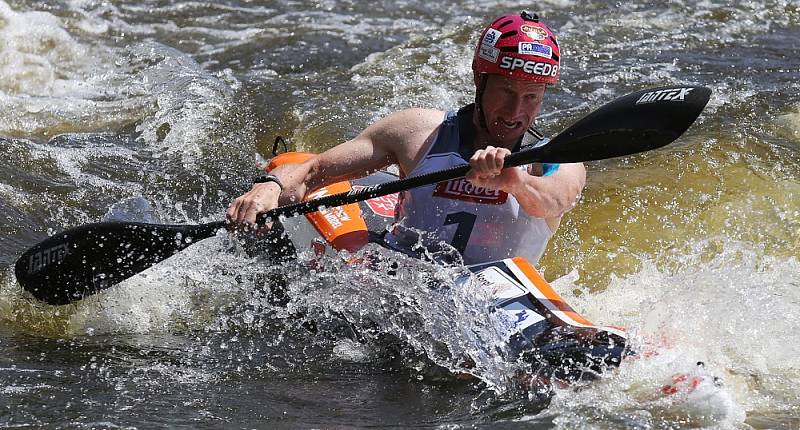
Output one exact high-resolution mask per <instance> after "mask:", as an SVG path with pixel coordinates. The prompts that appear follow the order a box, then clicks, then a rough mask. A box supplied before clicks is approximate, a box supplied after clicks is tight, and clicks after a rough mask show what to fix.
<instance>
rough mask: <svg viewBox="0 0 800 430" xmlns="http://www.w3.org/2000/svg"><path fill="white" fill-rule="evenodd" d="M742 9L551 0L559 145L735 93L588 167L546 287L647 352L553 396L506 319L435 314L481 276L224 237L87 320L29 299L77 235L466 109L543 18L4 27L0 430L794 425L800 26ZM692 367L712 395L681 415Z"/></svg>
mask: <svg viewBox="0 0 800 430" xmlns="http://www.w3.org/2000/svg"><path fill="white" fill-rule="evenodd" d="M726 3H727V2H712V1H676V2H669V3H668V4H649V3H648V2H609V1H591V2H579V1H571V0H547V1H544V2H537V3H536V7H538V8H539V9H538V10H537V12H538V13H539V14H540V15H542V16H543V19H545V20H546V21H547V22H548V24H550V26H551V27H552V28H553V29H554V30H555V31H556V33H557V34H558V36H559V42H560V44H561V46H562V53H563V54H562V57H563V62H562V64H563V68H562V76H561V82H560V83H559V84H558V85H557V86H555V87H553V88H551V89H549V90H548V93H547V95H546V98H545V104H544V107H543V111H542V114H541V115H540V117H539V119H538V126H539V128H540V129H542V130H543V131H545V132H546V134H549V135H555V134H556V133H558V132H559V131H560V130H562V129H564V128H566V127H567V126H569V125H570V124H572V123H573V122H574V121H576V120H577V119H579V118H580V117H581V116H582V115H585V114H587V113H588V112H590V111H591V110H592V109H593V108H596V107H598V106H600V105H602V104H604V103H606V102H608V101H611V100H612V99H614V98H616V97H618V96H622V95H624V94H626V93H629V92H632V91H636V90H639V89H644V88H647V87H655V86H661V85H679V84H687V85H704V86H707V87H710V88H711V89H712V90H713V95H712V99H711V102H710V104H709V106H708V107H707V108H706V110H705V112H704V113H703V114H702V115H701V117H700V119H699V120H698V122H696V123H695V124H694V125H693V126H692V127H691V128H690V129H689V131H688V132H687V133H686V134H685V135H684V136H683V137H681V138H680V139H679V140H678V141H677V142H676V143H674V144H672V145H669V146H667V147H665V148H662V149H658V150H654V151H650V152H647V153H643V154H638V155H635V156H631V157H626V158H622V159H611V160H603V161H597V162H590V163H587V170H588V172H587V187H586V189H585V191H584V193H583V196H582V198H581V200H580V202H579V203H578V205H577V206H576V207H575V208H574V209H572V210H571V211H570V212H568V213H567V214H566V216H565V218H564V220H563V222H562V225H561V227H560V229H559V230H558V232H557V234H556V236H555V237H554V238H553V240H552V241H551V243H550V246H549V248H548V250H547V252H546V253H545V256H544V258H543V259H542V261H541V262H540V267H539V268H540V269H541V271H542V272H543V274H544V276H545V278H547V279H548V280H550V281H551V282H553V285H554V287H555V288H556V289H557V290H558V292H559V293H560V294H561V295H562V296H563V297H564V299H566V301H567V302H568V303H570V304H571V305H572V306H573V307H574V308H575V309H576V310H577V311H579V312H580V313H582V314H583V315H585V316H586V317H587V318H589V319H590V320H592V321H595V322H597V323H600V324H604V325H614V326H620V327H625V328H627V330H628V332H629V333H630V334H631V338H632V342H633V343H634V344H635V345H637V346H638V347H639V348H640V349H641V350H646V351H650V352H651V354H648V357H649V358H648V359H639V360H631V361H629V362H625V363H623V364H622V365H621V366H620V368H619V369H617V370H615V371H613V372H609V373H606V374H604V375H602V377H601V378H600V379H599V380H597V381H593V382H590V383H580V384H577V385H575V386H570V387H555V388H554V389H553V390H554V391H553V392H552V393H550V395H549V396H547V398H546V399H545V398H542V397H541V396H539V395H537V393H531V392H522V391H520V390H519V389H518V388H517V387H516V385H515V383H514V382H513V375H514V373H515V371H516V370H518V369H517V367H516V364H515V363H513V362H508V361H505V360H504V359H503V355H502V354H500V353H498V350H499V349H502V340H503V339H502V337H503V325H504V323H505V322H504V321H502V318H499V317H497V316H491V315H490V316H489V317H487V315H486V314H487V312H486V309H487V308H488V307H489V305H490V303H491V299H490V297H489V296H488V294H487V293H486V292H484V291H481V290H480V289H478V288H477V286H476V285H472V284H468V285H466V287H465V288H461V289H457V290H451V289H446V288H445V289H441V288H429V285H430V284H431V281H432V280H434V281H438V282H439V283H441V284H446V283H447V282H448V281H449V280H451V279H453V278H455V277H458V276H460V275H463V273H464V269H463V268H458V267H453V268H447V269H442V268H439V267H435V266H432V265H429V264H426V263H423V262H419V261H413V260H408V261H405V263H406V264H405V266H403V268H402V269H401V270H399V271H398V272H397V273H396V274H395V275H394V276H392V277H388V276H384V275H379V274H378V273H377V272H376V271H374V270H368V269H366V268H365V267H363V266H360V265H348V264H345V263H344V262H343V261H341V260H340V259H336V258H328V259H323V260H322V261H318V262H317V263H316V265H313V266H308V265H304V264H300V263H298V262H287V263H282V264H274V263H269V262H266V261H264V259H262V258H260V257H258V256H252V254H251V253H249V252H248V247H249V245H248V243H247V241H246V240H239V239H237V238H236V237H234V236H232V235H230V234H228V233H227V232H219V233H218V234H217V235H216V237H213V238H210V239H207V240H205V241H203V242H201V243H198V244H196V245H193V246H192V247H190V248H188V249H187V250H185V251H184V252H182V253H180V254H179V255H177V256H175V257H173V258H171V259H169V260H168V261H165V262H164V263H162V264H160V265H158V266H157V267H154V268H153V269H151V270H148V271H147V272H145V273H142V274H140V275H137V276H135V277H133V278H131V279H129V280H127V281H125V282H123V283H122V284H120V285H118V286H116V287H114V288H111V289H109V290H107V291H104V292H102V293H100V294H97V295H95V296H92V297H89V298H87V299H84V300H81V301H80V302H78V303H76V304H73V305H67V306H61V307H53V306H48V305H44V304H41V303H38V302H36V301H35V300H34V299H32V298H31V297H30V296H28V295H26V293H24V292H23V290H22V289H21V287H20V286H19V285H18V284H17V283H16V280H15V279H14V275H13V265H14V262H15V261H16V259H17V257H18V256H19V255H20V254H21V253H22V252H24V251H25V250H26V249H27V248H29V247H30V246H32V245H34V244H35V243H36V242H38V241H39V240H42V239H43V238H45V237H46V236H47V235H50V234H53V233H56V232H58V231H61V230H64V229H67V228H70V227H74V226H78V225H81V224H84V223H89V222H97V221H101V220H113V219H117V220H128V221H144V222H160V223H176V224H178V223H202V222H211V221H215V220H219V219H222V218H223V217H224V213H225V209H226V208H227V206H228V204H229V202H230V201H231V200H232V199H233V198H235V197H236V196H238V195H240V194H241V193H242V192H244V191H245V190H247V189H249V186H250V182H251V180H252V178H253V176H254V175H255V174H256V173H257V171H258V166H263V164H264V161H265V160H266V159H268V158H269V157H270V155H271V151H272V148H273V141H274V139H275V136H277V135H281V136H284V137H286V138H288V140H289V141H290V142H291V146H292V148H293V149H297V150H302V151H321V150H324V149H326V148H329V147H331V146H333V145H335V144H337V143H340V142H342V141H344V140H346V139H348V138H351V137H353V136H355V135H356V134H357V133H358V132H359V131H360V130H362V129H363V128H364V127H366V126H367V125H369V124H370V123H371V122H373V121H375V120H377V119H379V118H381V117H383V116H385V115H387V114H388V113H390V112H393V111H395V110H398V109H402V108H406V107H413V106H416V107H427V108H435V109H442V110H447V109H453V108H457V107H459V106H461V105H463V104H466V103H469V102H471V101H472V100H471V99H472V97H473V89H474V87H473V83H472V74H471V69H470V61H471V56H472V50H473V49H474V43H475V41H476V38H477V35H478V33H479V31H480V30H481V29H482V28H483V26H484V25H485V24H486V23H487V22H488V21H490V20H491V19H493V18H495V17H496V16H500V15H502V14H505V13H513V12H518V11H520V10H522V9H531V8H532V7H533V5H532V4H530V3H525V2H516V1H510V2H509V1H505V2H500V1H493V0H492V1H484V2H469V1H466V0H453V1H445V2H440V3H436V4H432V3H430V2H423V1H418V0H400V1H383V0H378V1H369V2H368V1H356V0H347V1H345V0H342V1H334V0H316V1H309V0H298V1H289V2H278V1H250V0H225V1H220V2H199V1H165V0H146V1H139V2H124V1H94V0H60V1H54V2H42V1H31V0H0V112H2V114H0V426H2V427H12V428H13V427H51V428H117V427H125V428H152V427H164V426H169V427H174V428H244V427H247V428H353V427H355V428H361V427H371V428H374V427H400V428H406V427H421V428H441V429H455V428H471V427H486V428H534V429H547V428H563V429H573V428H591V429H623V428H737V429H739V428H741V429H749V428H756V429H762V428H764V429H766V428H770V429H794V428H798V427H800V331H798V330H797V327H798V326H799V325H800V261H799V260H798V258H800V251H798V249H800V48H798V47H797V43H796V41H797V40H798V39H800V6H798V5H797V3H796V2H792V1H788V0H753V1H747V2H730V3H731V4H726ZM366 252H381V251H379V250H377V249H372V248H371V249H369V250H367V251H366ZM275 280H280V281H281V282H283V283H285V285H286V290H287V296H288V299H287V301H284V302H281V303H276V301H275V300H274V299H273V298H272V297H270V296H269V295H268V294H265V291H264V288H265V285H268V284H269V283H270V282H274V281H275ZM311 325H313V327H311ZM464 356H467V357H470V359H471V360H472V361H473V363H474V365H473V366H472V367H470V368H469V369H466V370H465V369H464V368H463V366H462V364H463V363H462V362H461V361H460V359H459V358H460V357H464ZM698 362H702V363H703V365H702V366H698V365H697V363H698ZM698 367H702V372H703V375H705V374H706V373H707V374H710V375H713V376H715V377H717V378H718V380H717V381H715V382H714V384H710V386H713V389H712V388H708V387H706V388H708V390H707V391H703V390H695V391H692V392H679V393H677V394H676V395H673V396H664V395H663V391H662V387H663V386H664V385H665V384H668V383H669V382H670V381H672V378H673V376H674V375H676V374H681V373H684V374H686V373H689V374H691V373H693V372H700V370H698ZM464 373H469V374H470V375H471V377H469V378H467V377H464V375H463V374H464ZM707 385H708V384H707Z"/></svg>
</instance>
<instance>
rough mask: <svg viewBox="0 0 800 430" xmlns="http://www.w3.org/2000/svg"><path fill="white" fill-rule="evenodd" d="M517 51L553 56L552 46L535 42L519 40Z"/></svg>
mask: <svg viewBox="0 0 800 430" xmlns="http://www.w3.org/2000/svg"><path fill="white" fill-rule="evenodd" d="M518 52H519V53H520V54H525V55H535V56H537V57H544V58H553V48H552V47H550V46H547V45H542V44H541V43H536V42H519V49H518Z"/></svg>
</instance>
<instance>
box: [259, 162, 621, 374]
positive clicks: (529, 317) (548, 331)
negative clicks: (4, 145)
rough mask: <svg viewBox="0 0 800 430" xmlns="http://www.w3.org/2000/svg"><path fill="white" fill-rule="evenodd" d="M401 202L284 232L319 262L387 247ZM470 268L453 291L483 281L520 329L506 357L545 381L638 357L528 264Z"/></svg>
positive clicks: (325, 214)
mask: <svg viewBox="0 0 800 430" xmlns="http://www.w3.org/2000/svg"><path fill="white" fill-rule="evenodd" d="M309 156H310V154H304V153H294V152H289V153H283V154H280V155H278V156H276V157H275V158H273V159H272V160H271V161H270V163H269V165H268V166H267V170H268V171H269V170H272V169H274V168H275V167H277V166H279V165H281V164H284V163H299V162H302V161H304V160H305V159H307V157H309ZM396 179H397V176H395V175H393V174H391V173H388V172H384V171H379V172H375V173H373V174H372V175H369V176H367V177H365V178H361V179H357V180H354V181H352V182H339V183H336V184H333V185H330V186H326V187H323V188H320V189H317V190H314V191H313V192H311V193H309V194H308V195H307V196H306V199H307V200H308V199H316V198H319V197H323V196H326V195H330V194H335V193H341V192H348V191H350V190H351V189H355V190H358V189H360V188H364V187H369V186H372V185H377V184H381V183H385V182H389V181H393V180H396ZM397 201H398V195H397V194H390V195H387V196H382V197H377V198H373V199H368V200H365V201H362V202H359V203H352V204H349V205H344V206H341V207H331V208H324V209H322V210H320V211H317V212H313V213H309V214H307V215H306V216H305V218H303V217H292V218H288V219H285V220H283V228H284V229H285V230H286V231H287V232H288V233H289V234H288V235H286V236H285V237H286V238H288V239H290V240H291V243H292V246H291V248H294V249H292V252H294V253H296V252H297V251H298V250H309V249H310V250H312V251H313V254H315V255H317V256H322V255H330V256H332V255H339V254H340V253H342V252H346V253H354V252H357V251H358V250H360V249H362V248H363V247H364V246H365V245H367V244H368V243H381V237H382V234H383V233H384V232H385V231H387V228H389V227H390V226H391V224H392V222H393V221H394V211H395V207H396V205H397ZM284 248H285V245H284ZM467 269H469V271H468V273H466V274H464V275H462V276H459V277H458V278H456V279H454V280H453V281H452V286H453V287H455V288H458V287H459V286H461V285H464V284H466V283H467V282H477V283H479V284H480V285H482V286H484V287H485V288H486V289H487V290H488V291H490V292H491V297H492V300H493V302H494V303H493V304H494V307H495V310H497V311H499V312H501V313H502V314H503V315H504V317H506V319H507V320H508V321H510V322H511V324H512V326H513V327H512V330H511V334H510V335H509V337H508V351H511V355H512V356H511V357H506V358H507V359H510V360H522V361H524V362H525V363H530V364H534V365H536V366H537V371H539V375H540V376H541V375H543V374H546V376H547V377H548V378H556V379H557V380H561V381H575V380H585V379H593V378H595V377H596V376H597V375H599V374H600V373H602V372H603V371H605V370H606V369H609V368H614V367H616V366H618V365H619V364H620V363H621V362H622V360H623V359H624V358H625V356H626V355H629V354H631V353H632V352H631V351H630V350H629V349H628V342H627V336H626V333H625V330H624V329H622V328H619V327H608V326H602V325H597V324H594V323H592V322H591V321H589V320H588V319H587V318H585V317H583V316H582V315H580V314H579V313H578V312H576V311H575V310H574V309H573V308H572V307H570V306H569V304H567V302H566V301H565V300H564V299H563V298H562V297H561V296H560V295H559V294H558V293H557V292H556V291H555V289H553V287H552V286H551V285H550V284H549V283H548V282H547V281H546V280H545V279H544V278H543V277H542V276H541V275H540V274H539V272H538V271H537V270H536V268H535V267H534V266H533V265H532V264H531V263H530V262H528V261H527V260H526V259H524V258H522V257H512V258H507V259H504V260H500V261H493V262H487V263H483V264H477V265H472V266H468V267H467ZM543 369H545V370H544V373H542V370H543Z"/></svg>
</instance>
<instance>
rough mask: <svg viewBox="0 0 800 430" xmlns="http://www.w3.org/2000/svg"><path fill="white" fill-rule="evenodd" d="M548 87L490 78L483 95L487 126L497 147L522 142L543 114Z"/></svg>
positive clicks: (495, 77) (505, 78)
mask: <svg viewBox="0 0 800 430" xmlns="http://www.w3.org/2000/svg"><path fill="white" fill-rule="evenodd" d="M544 89H545V84H540V83H535V82H530V81H522V80H519V79H511V78H507V77H504V76H499V75H489V76H488V79H487V81H486V88H485V89H484V92H483V113H484V116H485V118H486V127H487V128H488V129H489V134H490V136H491V138H492V140H494V141H495V142H496V143H497V145H495V146H499V145H502V146H505V147H508V148H511V147H513V145H514V144H515V143H516V142H517V140H519V138H520V137H521V136H522V134H523V133H525V130H526V129H527V128H528V127H529V126H530V125H531V124H533V120H534V119H535V118H536V116H537V115H538V114H539V110H540V109H541V107H542V98H543V97H544Z"/></svg>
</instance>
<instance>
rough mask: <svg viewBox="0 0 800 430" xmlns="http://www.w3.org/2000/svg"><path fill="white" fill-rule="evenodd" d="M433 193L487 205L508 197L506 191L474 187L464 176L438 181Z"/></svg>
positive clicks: (495, 203) (500, 201)
mask: <svg viewBox="0 0 800 430" xmlns="http://www.w3.org/2000/svg"><path fill="white" fill-rule="evenodd" d="M433 195H434V196H437V197H443V198H446V199H454V200H462V201H465V202H473V203H481V204H487V205H502V204H503V203H505V202H506V200H507V199H508V193H506V192H505V191H500V190H490V189H488V188H484V187H476V186H475V185H472V184H471V183H469V181H467V180H466V179H464V178H461V179H454V180H452V181H447V182H439V184H437V185H436V189H434V191H433Z"/></svg>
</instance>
